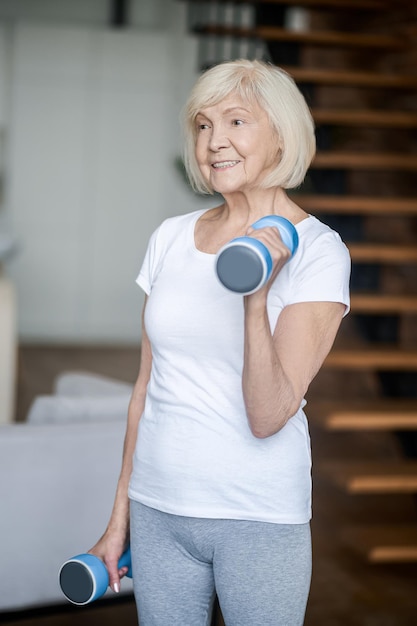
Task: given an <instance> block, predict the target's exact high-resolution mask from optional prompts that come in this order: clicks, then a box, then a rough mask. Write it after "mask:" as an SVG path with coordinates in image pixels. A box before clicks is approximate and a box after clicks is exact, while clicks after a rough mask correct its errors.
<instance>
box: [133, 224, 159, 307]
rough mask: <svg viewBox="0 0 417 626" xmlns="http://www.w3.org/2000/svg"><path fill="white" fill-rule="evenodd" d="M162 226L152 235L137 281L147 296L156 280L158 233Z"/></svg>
mask: <svg viewBox="0 0 417 626" xmlns="http://www.w3.org/2000/svg"><path fill="white" fill-rule="evenodd" d="M159 230H160V227H159V228H157V229H156V230H155V231H154V232H153V234H152V235H151V237H150V239H149V242H148V247H147V249H146V253H145V256H144V259H143V262H142V267H141V268H140V272H139V274H138V277H137V278H136V283H137V284H138V285H139V287H141V288H142V289H143V291H144V292H145V293H146V295H147V296H149V294H150V293H151V290H152V284H153V282H154V280H155V276H156V272H157V266H158V235H159Z"/></svg>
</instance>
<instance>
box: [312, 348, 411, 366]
mask: <svg viewBox="0 0 417 626" xmlns="http://www.w3.org/2000/svg"><path fill="white" fill-rule="evenodd" d="M323 366H324V367H326V368H332V369H350V370H364V369H365V370H367V369H375V370H388V371H391V370H392V371H416V370H417V351H416V350H402V349H400V348H382V347H378V348H369V347H363V346H360V347H358V348H334V349H333V350H331V352H330V354H329V355H328V356H327V358H326V360H325V361H324V364H323Z"/></svg>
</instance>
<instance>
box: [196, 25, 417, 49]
mask: <svg viewBox="0 0 417 626" xmlns="http://www.w3.org/2000/svg"><path fill="white" fill-rule="evenodd" d="M194 32H195V33H197V34H202V35H217V36H219V37H234V38H236V39H239V38H245V39H262V40H264V41H282V42H286V43H298V44H303V45H312V46H335V47H344V48H355V49H357V48H368V49H370V48H374V49H376V50H380V49H382V50H401V49H406V48H407V45H408V44H407V40H406V39H405V38H404V37H402V38H401V37H396V36H393V35H384V34H379V33H350V32H339V31H325V30H316V31H312V30H306V31H295V30H287V29H286V28H281V27H278V26H256V27H255V28H241V27H236V26H223V25H220V24H219V25H214V24H208V25H204V26H200V25H199V26H197V27H195V28H194Z"/></svg>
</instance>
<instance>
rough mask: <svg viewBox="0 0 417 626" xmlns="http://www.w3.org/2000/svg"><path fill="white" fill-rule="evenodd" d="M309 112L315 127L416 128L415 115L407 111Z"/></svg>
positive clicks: (335, 110)
mask: <svg viewBox="0 0 417 626" xmlns="http://www.w3.org/2000/svg"><path fill="white" fill-rule="evenodd" d="M311 112H312V115H313V118H314V121H315V123H316V124H317V125H320V124H330V125H336V124H337V125H342V126H368V127H369V126H371V127H378V128H417V113H412V112H408V111H382V110H375V109H374V110H372V109H363V110H362V109H361V110H354V109H312V111H311Z"/></svg>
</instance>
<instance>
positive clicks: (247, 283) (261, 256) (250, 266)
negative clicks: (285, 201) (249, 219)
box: [215, 215, 298, 296]
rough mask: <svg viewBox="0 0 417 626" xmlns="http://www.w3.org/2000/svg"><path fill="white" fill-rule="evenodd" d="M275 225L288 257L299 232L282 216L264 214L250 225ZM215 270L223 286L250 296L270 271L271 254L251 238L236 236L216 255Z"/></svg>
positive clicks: (267, 276)
mask: <svg viewBox="0 0 417 626" xmlns="http://www.w3.org/2000/svg"><path fill="white" fill-rule="evenodd" d="M268 226H274V227H275V228H278V230H279V233H280V236H281V239H282V241H283V243H284V245H286V246H287V248H289V250H290V252H291V257H292V256H293V255H294V254H295V252H296V250H297V247H298V234H297V231H296V229H295V227H294V225H293V224H292V223H291V222H290V221H289V220H287V219H286V218H285V217H281V216H279V215H267V216H266V217H262V218H261V219H260V220H258V221H256V222H255V223H254V224H252V228H255V229H258V228H266V227H268ZM215 263H216V273H217V276H218V278H219V280H220V282H221V283H222V285H223V286H224V287H226V289H229V290H230V291H234V292H236V293H239V294H241V295H245V296H247V295H249V294H251V293H254V292H255V291H257V290H258V289H260V288H261V287H262V286H263V285H264V284H265V283H266V282H267V280H268V278H269V277H270V275H271V272H272V257H271V254H270V252H269V250H268V248H267V247H266V246H265V244H263V243H262V242H261V241H259V240H258V239H255V238H254V237H248V236H245V237H236V239H232V240H231V241H229V242H228V243H227V244H226V245H225V246H223V247H222V248H221V249H220V250H219V252H218V253H217V256H216V261H215Z"/></svg>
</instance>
